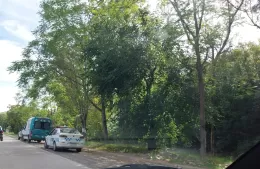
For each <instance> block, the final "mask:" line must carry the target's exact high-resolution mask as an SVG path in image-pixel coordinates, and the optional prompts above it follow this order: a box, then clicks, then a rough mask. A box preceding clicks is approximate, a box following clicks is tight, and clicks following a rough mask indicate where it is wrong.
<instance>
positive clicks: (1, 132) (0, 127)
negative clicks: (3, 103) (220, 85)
mask: <svg viewBox="0 0 260 169" xmlns="http://www.w3.org/2000/svg"><path fill="white" fill-rule="evenodd" d="M3 135H4V130H3V128H2V126H0V140H1V141H3Z"/></svg>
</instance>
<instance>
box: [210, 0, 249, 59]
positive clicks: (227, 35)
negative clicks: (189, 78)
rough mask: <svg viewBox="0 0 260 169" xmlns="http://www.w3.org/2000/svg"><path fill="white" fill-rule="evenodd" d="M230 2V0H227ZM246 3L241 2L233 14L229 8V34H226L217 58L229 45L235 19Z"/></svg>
mask: <svg viewBox="0 0 260 169" xmlns="http://www.w3.org/2000/svg"><path fill="white" fill-rule="evenodd" d="M227 2H228V4H230V3H229V0H227ZM243 4H244V0H242V1H241V3H240V4H239V6H238V7H237V8H235V12H234V13H233V14H230V10H231V9H228V10H229V14H228V15H229V16H228V27H227V34H226V37H225V39H224V41H223V43H222V45H221V47H220V49H219V51H218V52H217V54H216V57H215V58H218V57H219V55H220V54H221V53H222V52H223V50H224V48H225V47H226V45H227V42H228V40H229V36H230V33H231V27H232V25H233V23H234V21H235V16H236V15H237V13H238V11H239V10H240V9H241V7H242V5H243Z"/></svg>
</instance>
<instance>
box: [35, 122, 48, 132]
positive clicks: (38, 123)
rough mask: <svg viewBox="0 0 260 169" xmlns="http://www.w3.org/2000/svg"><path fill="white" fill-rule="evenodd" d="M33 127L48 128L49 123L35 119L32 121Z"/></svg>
mask: <svg viewBox="0 0 260 169" xmlns="http://www.w3.org/2000/svg"><path fill="white" fill-rule="evenodd" d="M34 129H42V130H50V123H49V122H41V121H36V122H34Z"/></svg>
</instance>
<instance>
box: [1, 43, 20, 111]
mask: <svg viewBox="0 0 260 169" xmlns="http://www.w3.org/2000/svg"><path fill="white" fill-rule="evenodd" d="M21 53H22V47H21V46H19V45H18V44H16V43H14V42H11V41H8V40H0V56H1V57H0V93H1V95H0V103H1V104H0V112H2V111H6V110H7V106H8V105H9V104H15V99H14V97H15V94H16V92H17V91H18V88H17V87H16V83H15V82H16V81H17V78H18V75H17V74H9V72H8V71H7V67H8V66H9V65H10V64H11V62H13V61H15V60H19V59H21Z"/></svg>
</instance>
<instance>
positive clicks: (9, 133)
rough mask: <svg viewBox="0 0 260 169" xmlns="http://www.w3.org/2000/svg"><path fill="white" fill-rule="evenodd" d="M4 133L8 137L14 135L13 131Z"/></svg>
mask: <svg viewBox="0 0 260 169" xmlns="http://www.w3.org/2000/svg"><path fill="white" fill-rule="evenodd" d="M4 134H5V135H7V136H10V137H16V134H15V133H14V132H5V133H4Z"/></svg>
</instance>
